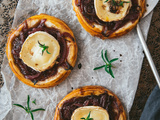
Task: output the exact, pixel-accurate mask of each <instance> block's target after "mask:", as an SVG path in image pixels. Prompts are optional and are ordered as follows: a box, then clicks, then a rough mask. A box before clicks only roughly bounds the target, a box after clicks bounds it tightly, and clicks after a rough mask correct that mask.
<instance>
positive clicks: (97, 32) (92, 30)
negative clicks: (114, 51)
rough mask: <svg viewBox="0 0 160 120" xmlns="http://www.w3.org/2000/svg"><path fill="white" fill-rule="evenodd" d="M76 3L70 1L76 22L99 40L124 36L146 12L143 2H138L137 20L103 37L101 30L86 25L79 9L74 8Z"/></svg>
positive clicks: (142, 0) (140, 0)
mask: <svg viewBox="0 0 160 120" xmlns="http://www.w3.org/2000/svg"><path fill="white" fill-rule="evenodd" d="M77 1H78V0H72V5H73V10H74V11H75V12H76V16H77V18H78V21H79V22H80V24H81V25H82V27H83V28H84V29H85V30H86V31H87V32H89V33H90V34H91V35H92V36H97V37H99V38H101V39H108V38H116V37H119V36H122V35H124V34H127V33H128V32H129V31H131V30H132V29H133V28H134V27H135V26H136V25H137V23H138V22H139V20H140V18H142V16H143V14H144V12H145V10H146V4H145V0H138V4H139V6H140V7H141V11H140V13H139V17H138V19H137V20H136V21H134V23H132V22H131V21H130V22H129V23H127V24H126V25H124V26H123V27H121V28H119V29H118V30H116V31H115V32H113V33H112V34H111V35H110V36H109V37H105V36H104V35H102V30H100V29H99V28H96V27H92V26H91V25H90V24H88V22H87V21H86V20H85V18H84V17H83V15H82V14H81V12H80V10H79V8H78V7H77V6H76V2H77Z"/></svg>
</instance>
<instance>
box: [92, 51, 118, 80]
mask: <svg viewBox="0 0 160 120" xmlns="http://www.w3.org/2000/svg"><path fill="white" fill-rule="evenodd" d="M104 56H105V58H104ZM101 57H102V59H103V61H104V62H105V63H106V64H105V65H102V66H100V67H96V68H94V69H93V70H98V69H101V68H103V67H105V71H106V72H107V73H108V74H110V75H111V76H112V77H113V78H114V74H113V71H112V69H111V68H112V67H113V66H112V63H113V62H114V61H116V60H118V58H114V59H112V60H110V61H109V59H108V57H107V50H106V51H105V54H103V50H102V51H101Z"/></svg>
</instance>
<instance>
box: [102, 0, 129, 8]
mask: <svg viewBox="0 0 160 120" xmlns="http://www.w3.org/2000/svg"><path fill="white" fill-rule="evenodd" d="M104 2H105V3H106V2H108V0H105V1H104ZM124 3H130V1H121V0H120V1H115V0H111V4H112V5H113V6H122V7H123V4H124Z"/></svg>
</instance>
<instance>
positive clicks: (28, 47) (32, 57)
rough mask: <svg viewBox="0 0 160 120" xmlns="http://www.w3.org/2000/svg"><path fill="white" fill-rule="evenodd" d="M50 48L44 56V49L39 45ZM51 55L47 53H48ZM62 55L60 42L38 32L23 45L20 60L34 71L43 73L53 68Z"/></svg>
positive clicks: (30, 36)
mask: <svg viewBox="0 0 160 120" xmlns="http://www.w3.org/2000/svg"><path fill="white" fill-rule="evenodd" d="M38 42H39V43H40V44H42V45H45V46H48V49H45V50H44V52H43V54H42V50H43V48H42V47H40V45H39V43H38ZM46 50H48V52H49V53H50V54H49V53H47V51H46ZM59 54H60V45H59V43H58V41H57V40H56V39H55V38H54V37H53V36H52V35H50V34H48V33H46V32H42V31H38V32H35V33H32V34H30V35H29V36H28V37H27V39H26V40H25V42H24V43H23V45H22V49H21V51H20V58H21V59H22V61H23V62H24V63H25V64H26V65H27V66H29V67H31V68H32V69H34V70H36V71H39V72H42V71H45V70H46V69H49V68H50V67H52V66H53V65H54V64H55V62H56V59H57V57H58V56H59Z"/></svg>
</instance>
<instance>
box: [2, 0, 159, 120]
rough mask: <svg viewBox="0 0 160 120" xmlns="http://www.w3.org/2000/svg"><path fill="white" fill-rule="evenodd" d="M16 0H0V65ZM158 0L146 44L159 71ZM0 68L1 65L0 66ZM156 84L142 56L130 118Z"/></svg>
mask: <svg viewBox="0 0 160 120" xmlns="http://www.w3.org/2000/svg"><path fill="white" fill-rule="evenodd" d="M17 2H18V0H0V65H1V64H2V60H3V55H4V52H5V44H6V35H7V33H8V32H9V30H10V28H11V25H12V22H13V18H14V11H15V8H16V6H17ZM159 36H160V2H159V3H158V5H157V6H156V8H155V9H154V14H153V18H152V22H151V27H150V30H149V35H148V41H147V45H148V47H149V50H150V52H151V54H152V57H153V60H154V62H155V65H156V68H157V70H158V71H159V73H160V38H159ZM0 69H1V67H0ZM2 85H3V81H2V76H1V75H0V86H2ZM155 85H156V81H155V78H154V76H153V74H152V71H151V69H150V66H149V64H148V61H147V59H146V57H145V58H144V61H143V65H142V70H141V75H140V80H139V85H138V89H137V92H136V96H135V100H134V103H133V106H132V109H131V112H130V113H129V116H130V120H139V118H140V115H141V113H142V111H143V108H144V105H145V103H146V100H147V98H148V96H149V95H150V93H151V91H152V90H153V88H154V86H155Z"/></svg>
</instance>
